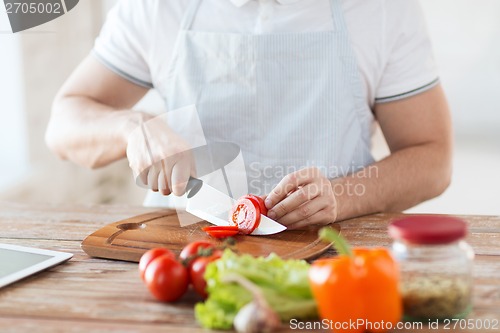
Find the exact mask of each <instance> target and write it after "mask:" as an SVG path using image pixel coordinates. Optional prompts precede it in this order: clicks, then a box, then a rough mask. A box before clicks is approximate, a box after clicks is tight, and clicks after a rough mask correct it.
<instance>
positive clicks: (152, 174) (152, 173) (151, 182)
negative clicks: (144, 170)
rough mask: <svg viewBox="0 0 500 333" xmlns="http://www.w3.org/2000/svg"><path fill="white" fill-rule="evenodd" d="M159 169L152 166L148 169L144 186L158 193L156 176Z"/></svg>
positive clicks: (156, 166)
mask: <svg viewBox="0 0 500 333" xmlns="http://www.w3.org/2000/svg"><path fill="white" fill-rule="evenodd" d="M160 171H161V168H159V167H158V165H156V164H153V165H152V166H151V167H150V168H149V172H148V181H147V183H146V184H148V187H149V188H150V189H151V190H153V191H155V192H158V175H159V174H160Z"/></svg>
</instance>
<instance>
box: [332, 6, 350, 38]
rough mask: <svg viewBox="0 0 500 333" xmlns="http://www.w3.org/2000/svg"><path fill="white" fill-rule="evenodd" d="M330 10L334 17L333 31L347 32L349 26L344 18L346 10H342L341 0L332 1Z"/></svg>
mask: <svg viewBox="0 0 500 333" xmlns="http://www.w3.org/2000/svg"><path fill="white" fill-rule="evenodd" d="M330 8H331V10H332V17H333V30H334V31H342V30H347V29H346V27H347V25H346V23H345V18H344V9H343V8H342V3H341V0H330Z"/></svg>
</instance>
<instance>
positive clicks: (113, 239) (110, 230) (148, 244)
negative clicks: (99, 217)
mask: <svg viewBox="0 0 500 333" xmlns="http://www.w3.org/2000/svg"><path fill="white" fill-rule="evenodd" d="M209 225H211V224H210V223H207V222H202V223H196V224H192V225H189V226H185V227H180V224H179V219H178V216H177V212H176V211H175V210H161V211H156V212H152V213H147V214H142V215H139V216H134V217H131V218H127V219H124V220H121V221H118V222H115V223H112V224H110V225H107V226H105V227H104V228H101V229H99V230H97V231H95V232H94V233H92V234H91V235H89V236H88V237H86V238H85V239H84V240H83V242H82V249H83V250H84V251H85V252H86V253H87V254H88V255H90V256H93V257H99V258H108V259H119V260H126V261H133V262H138V261H139V259H140V257H141V256H142V255H143V254H144V252H146V251H147V250H149V249H152V248H155V247H166V248H168V249H170V250H172V251H173V252H174V253H177V254H178V253H180V251H181V250H182V249H183V248H184V247H185V246H186V245H187V244H189V243H191V242H194V241H199V240H205V241H210V242H212V243H214V244H217V245H219V246H222V245H223V241H222V240H218V239H214V238H212V237H210V236H208V235H207V234H206V233H205V232H204V231H202V230H201V228H202V227H204V226H209ZM335 228H337V230H340V225H338V224H337V225H335ZM318 230H319V228H318V227H309V228H303V229H300V230H286V231H283V232H280V233H278V234H275V235H267V236H251V235H248V236H245V235H236V236H234V237H233V238H234V239H235V240H236V244H235V246H233V247H232V249H233V251H235V252H238V253H247V254H251V255H253V256H256V257H258V256H267V255H269V254H271V253H275V254H277V255H279V256H280V257H282V258H285V259H312V258H316V257H318V256H319V255H321V254H322V253H324V252H325V251H326V250H328V249H329V248H330V244H328V243H325V242H322V241H321V240H320V239H319V238H318Z"/></svg>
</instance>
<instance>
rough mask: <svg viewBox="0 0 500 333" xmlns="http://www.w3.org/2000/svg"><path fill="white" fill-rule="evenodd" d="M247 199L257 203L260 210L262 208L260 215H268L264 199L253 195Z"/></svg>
mask: <svg viewBox="0 0 500 333" xmlns="http://www.w3.org/2000/svg"><path fill="white" fill-rule="evenodd" d="M245 197H246V198H248V199H250V200H254V201H257V204H258V205H259V208H260V213H261V214H263V215H267V207H266V204H265V202H264V199H262V198H261V197H259V196H258V195H253V194H248V195H245Z"/></svg>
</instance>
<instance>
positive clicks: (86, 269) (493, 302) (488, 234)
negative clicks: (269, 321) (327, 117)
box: [0, 203, 500, 333]
mask: <svg viewBox="0 0 500 333" xmlns="http://www.w3.org/2000/svg"><path fill="white" fill-rule="evenodd" d="M150 211H152V209H150V208H149V209H148V208H144V207H126V206H76V207H75V206H72V207H60V206H46V205H40V206H33V205H30V206H24V205H20V204H13V203H0V226H1V229H0V242H1V243H7V244H15V245H23V246H32V247H39V248H43V249H50V250H59V251H67V252H71V253H74V257H73V259H71V260H70V261H69V262H67V263H65V264H63V265H59V266H57V267H54V268H52V269H50V270H49V271H45V272H43V273H40V274H38V275H35V276H33V277H30V278H28V279H25V280H23V281H20V282H17V283H15V284H13V285H10V286H8V287H5V288H3V289H1V290H0V332H16V333H17V332H37V333H38V332H157V331H158V332H160V331H161V332H179V333H182V332H207V331H206V330H203V329H201V328H200V327H199V326H198V325H197V323H196V321H195V320H194V315H193V304H194V303H195V302H196V301H198V300H199V299H198V298H197V296H196V295H195V294H194V293H192V292H189V293H188V294H187V295H186V296H185V297H184V298H183V299H182V301H180V302H178V303H176V304H163V303H160V302H157V301H155V300H154V299H153V298H152V296H150V295H149V293H148V291H147V289H146V287H145V286H144V285H143V283H142V282H141V280H140V278H139V276H138V272H137V264H133V263H128V262H121V261H112V260H104V259H95V258H90V257H88V256H87V255H86V254H85V253H84V252H83V251H82V250H81V248H80V243H81V241H82V240H83V239H84V237H85V236H87V235H88V234H90V233H92V232H93V231H95V230H97V229H99V228H101V227H103V226H105V225H107V224H109V223H112V222H115V221H118V220H121V219H124V218H127V217H131V216H133V215H138V214H142V213H146V212H150ZM394 216H396V215H395V214H380V215H374V216H369V217H364V218H359V219H355V220H349V221H345V222H341V226H342V233H343V235H344V236H345V237H346V238H347V239H348V240H349V241H350V242H351V244H352V245H354V246H389V245H390V244H391V239H390V238H389V237H388V235H387V231H386V228H387V224H388V221H389V220H390V219H391V218H393V217H394ZM463 218H464V219H465V221H467V223H468V225H469V230H470V235H469V236H468V242H469V243H470V244H471V245H472V247H473V248H474V250H475V252H476V259H475V268H474V269H475V271H474V279H475V285H474V288H475V289H474V311H473V312H472V313H471V315H470V316H469V317H468V318H470V319H474V320H478V321H483V322H484V321H486V320H488V319H489V320H499V319H500V217H486V216H464V217H463ZM0 264H1V263H0ZM425 327H426V324H425V325H424V328H423V329H418V330H407V331H405V332H438V331H443V332H461V331H468V332H500V328H497V329H494V330H492V329H490V330H485V329H482V330H480V329H472V330H459V329H455V330H453V329H450V330H445V329H444V328H440V329H438V330H432V329H428V328H425ZM287 330H288V329H286V330H284V331H287ZM295 331H297V330H295Z"/></svg>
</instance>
